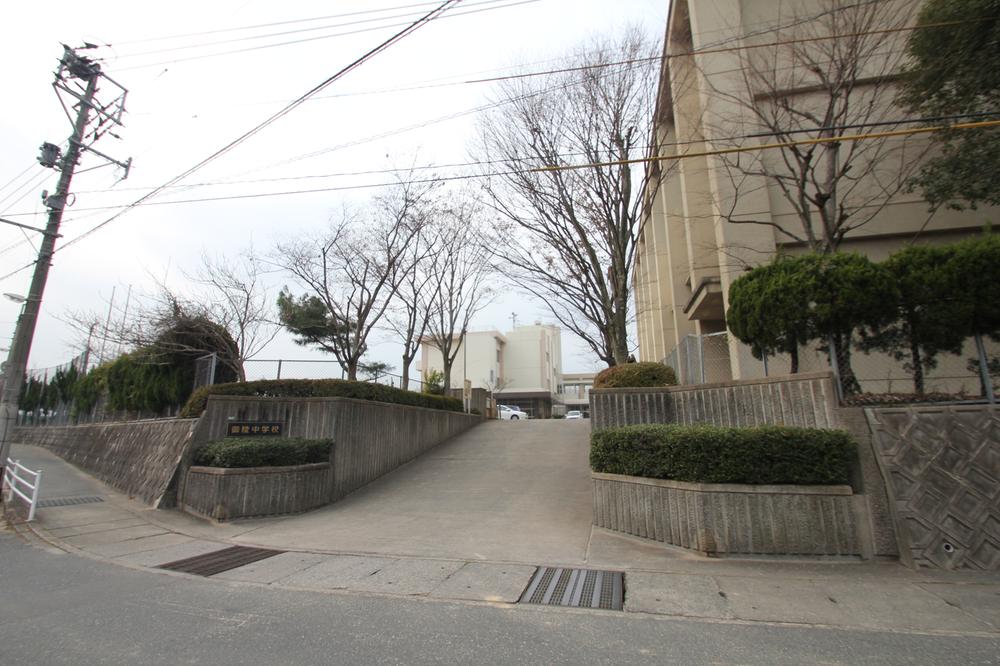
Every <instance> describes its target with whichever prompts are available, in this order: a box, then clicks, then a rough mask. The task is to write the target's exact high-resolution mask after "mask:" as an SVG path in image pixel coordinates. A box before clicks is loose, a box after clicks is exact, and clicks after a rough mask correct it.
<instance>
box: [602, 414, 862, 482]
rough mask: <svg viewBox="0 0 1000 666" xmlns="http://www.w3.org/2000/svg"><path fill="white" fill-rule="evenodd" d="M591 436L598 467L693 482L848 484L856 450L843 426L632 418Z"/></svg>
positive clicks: (612, 470)
mask: <svg viewBox="0 0 1000 666" xmlns="http://www.w3.org/2000/svg"><path fill="white" fill-rule="evenodd" d="M590 442H591V444H590V466H591V468H592V469H593V470H594V471H595V472H605V473H608V474H627V475H629V476H643V477H647V478H652V479H672V480H674V481H689V482H693V483H748V484H762V485H764V484H798V485H832V484H846V483H849V481H850V473H851V467H852V465H853V461H854V459H855V455H856V452H855V444H854V441H853V440H852V439H851V436H850V435H849V434H848V433H846V432H842V431H839V430H818V429H812V428H790V427H783V426H763V427H758V428H719V427H715V426H708V425H696V426H681V425H634V426H625V427H621V428H610V429H607V430H599V431H597V432H595V433H593V434H592V435H591V438H590Z"/></svg>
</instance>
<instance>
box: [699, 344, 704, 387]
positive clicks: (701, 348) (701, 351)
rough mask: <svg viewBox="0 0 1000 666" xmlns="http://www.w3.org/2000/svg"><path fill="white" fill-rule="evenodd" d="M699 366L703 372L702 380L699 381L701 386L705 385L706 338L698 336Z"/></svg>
mask: <svg viewBox="0 0 1000 666" xmlns="http://www.w3.org/2000/svg"><path fill="white" fill-rule="evenodd" d="M698 365H699V366H700V370H701V378H700V380H699V381H698V383H699V384H704V383H705V336H704V335H699V336H698Z"/></svg>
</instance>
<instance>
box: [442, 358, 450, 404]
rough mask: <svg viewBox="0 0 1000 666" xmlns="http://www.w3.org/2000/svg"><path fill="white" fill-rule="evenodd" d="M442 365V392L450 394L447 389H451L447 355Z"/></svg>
mask: <svg viewBox="0 0 1000 666" xmlns="http://www.w3.org/2000/svg"><path fill="white" fill-rule="evenodd" d="M442 365H443V366H444V394H445V395H450V393H449V391H451V362H449V361H448V357H447V355H446V356H445V357H444V359H443V361H442Z"/></svg>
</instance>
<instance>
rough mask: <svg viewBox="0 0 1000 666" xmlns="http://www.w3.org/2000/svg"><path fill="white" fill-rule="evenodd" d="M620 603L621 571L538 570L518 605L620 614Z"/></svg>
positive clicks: (621, 593)
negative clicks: (613, 611)
mask: <svg viewBox="0 0 1000 666" xmlns="http://www.w3.org/2000/svg"><path fill="white" fill-rule="evenodd" d="M623 600H624V583H623V575H622V572H620V571H595V570H593V569H557V568H555V567H538V570H537V571H535V575H534V577H533V578H532V579H531V582H530V583H528V587H527V589H526V590H525V591H524V594H522V595H521V598H520V599H519V600H518V601H519V603H522V604H542V605H545V606H575V607H578V608H604V609H607V610H622V602H623Z"/></svg>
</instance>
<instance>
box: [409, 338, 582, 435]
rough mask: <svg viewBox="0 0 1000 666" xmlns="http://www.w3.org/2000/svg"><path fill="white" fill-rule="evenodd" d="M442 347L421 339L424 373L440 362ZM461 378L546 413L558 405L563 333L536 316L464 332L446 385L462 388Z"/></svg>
mask: <svg viewBox="0 0 1000 666" xmlns="http://www.w3.org/2000/svg"><path fill="white" fill-rule="evenodd" d="M443 365H444V364H443V363H442V360H441V352H440V351H439V350H438V349H437V348H436V347H434V346H433V345H431V344H430V343H429V342H428V341H427V340H424V341H423V342H422V343H421V345H420V366H419V367H420V372H421V375H422V376H423V377H426V376H427V374H428V373H429V372H431V371H433V370H437V371H441V370H442V368H443ZM465 379H468V380H469V382H470V383H471V384H472V388H474V389H476V388H479V389H486V390H491V389H493V390H495V393H496V399H497V401H498V402H500V403H502V404H509V405H513V406H515V407H519V408H521V409H523V410H524V411H526V412H528V413H529V414H531V415H532V416H534V417H538V418H548V417H550V416H551V415H552V414H553V411H555V413H558V412H559V411H560V409H561V404H562V403H561V401H560V398H559V394H560V387H561V379H562V336H561V331H560V329H559V327H558V326H552V325H546V324H542V323H541V322H535V324H534V325H533V326H518V327H517V328H515V329H513V330H511V331H508V332H507V333H500V332H499V331H494V330H491V331H473V332H469V333H467V334H466V347H465V349H463V348H462V347H461V346H460V347H459V349H458V354H457V356H456V357H455V363H454V365H452V369H451V386H449V387H448V388H449V389H452V390H454V389H461V388H462V386H463V384H464V381H465Z"/></svg>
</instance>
